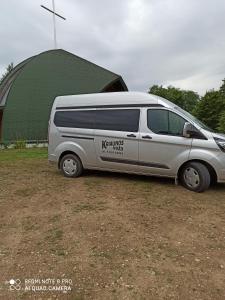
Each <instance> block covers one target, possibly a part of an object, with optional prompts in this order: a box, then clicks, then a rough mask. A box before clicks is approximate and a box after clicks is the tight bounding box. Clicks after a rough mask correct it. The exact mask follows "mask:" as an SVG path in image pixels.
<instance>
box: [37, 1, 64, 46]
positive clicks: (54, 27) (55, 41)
mask: <svg viewBox="0 0 225 300" xmlns="http://www.w3.org/2000/svg"><path fill="white" fill-rule="evenodd" d="M41 7H42V8H44V9H46V10H47V11H49V12H50V13H52V15H53V29H54V48H55V49H57V38H56V22H55V16H57V17H59V18H61V19H63V20H66V18H64V17H63V16H61V15H59V14H57V13H56V12H55V0H52V10H51V9H49V8H47V7H46V6H44V5H41Z"/></svg>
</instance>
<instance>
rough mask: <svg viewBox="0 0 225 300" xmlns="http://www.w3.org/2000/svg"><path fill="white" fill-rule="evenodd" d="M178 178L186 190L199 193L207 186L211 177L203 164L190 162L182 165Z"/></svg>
mask: <svg viewBox="0 0 225 300" xmlns="http://www.w3.org/2000/svg"><path fill="white" fill-rule="evenodd" d="M180 180H181V184H182V185H183V186H184V187H185V188H187V189H188V190H191V191H193V192H197V193H201V192H204V191H205V190H207V189H208V188H209V186H210V182H211V177H210V173H209V170H208V169H207V167H206V166H205V165H203V164H201V163H199V162H190V163H187V164H186V165H185V166H184V167H183V169H182V171H181V175H180Z"/></svg>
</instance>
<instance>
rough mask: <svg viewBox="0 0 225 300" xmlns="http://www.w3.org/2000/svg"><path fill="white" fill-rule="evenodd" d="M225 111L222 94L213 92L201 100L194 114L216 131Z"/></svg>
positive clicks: (224, 100)
mask: <svg viewBox="0 0 225 300" xmlns="http://www.w3.org/2000/svg"><path fill="white" fill-rule="evenodd" d="M224 110H225V99H224V98H223V97H222V96H221V92H220V91H214V90H211V91H209V92H206V94H205V95H204V96H203V97H202V98H201V101H200V102H199V103H198V105H197V107H196V109H195V112H194V114H195V115H196V117H197V118H199V119H200V120H201V121H203V122H204V123H206V124H207V125H208V126H209V127H211V128H212V129H215V130H216V129H217V128H218V127H219V122H220V117H221V115H222V113H223V112H224Z"/></svg>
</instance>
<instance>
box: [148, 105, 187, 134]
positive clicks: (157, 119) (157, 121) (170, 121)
mask: <svg viewBox="0 0 225 300" xmlns="http://www.w3.org/2000/svg"><path fill="white" fill-rule="evenodd" d="M185 122H186V120H185V119H183V118H182V117H180V116H179V115H177V114H175V113H173V112H171V111H168V110H162V109H152V110H151V109H149V110H148V114H147V125H148V128H149V129H151V131H153V132H154V133H157V134H167V135H175V136H183V128H184V124H185Z"/></svg>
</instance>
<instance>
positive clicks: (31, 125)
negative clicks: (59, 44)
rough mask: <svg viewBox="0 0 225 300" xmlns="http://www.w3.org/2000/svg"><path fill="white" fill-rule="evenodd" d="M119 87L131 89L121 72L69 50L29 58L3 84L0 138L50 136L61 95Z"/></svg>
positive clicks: (103, 90) (22, 138)
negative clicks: (50, 123) (51, 118)
mask: <svg viewBox="0 0 225 300" xmlns="http://www.w3.org/2000/svg"><path fill="white" fill-rule="evenodd" d="M117 91H127V87H126V84H125V83H124V81H123V79H122V77H121V76H119V75H117V74H115V73H112V72H110V71H108V70H106V69H104V68H102V67H99V66H97V65H95V64H93V63H91V62H89V61H87V60H85V59H82V58H80V57H78V56H76V55H73V54H72V53H69V52H67V51H64V50H51V51H47V52H43V53H41V54H39V55H36V56H33V57H31V58H28V59H27V60H25V61H23V62H22V63H20V64H19V65H17V66H16V67H15V68H14V69H13V70H12V71H11V72H10V74H9V75H8V76H7V77H6V78H5V79H4V81H3V83H2V84H1V86H0V140H1V142H9V141H16V140H26V141H36V140H38V141H43V140H46V139H47V130H48V119H49V115H50V111H51V107H52V104H53V101H54V99H55V97H57V96H60V95H72V94H87V93H100V92H117Z"/></svg>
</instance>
